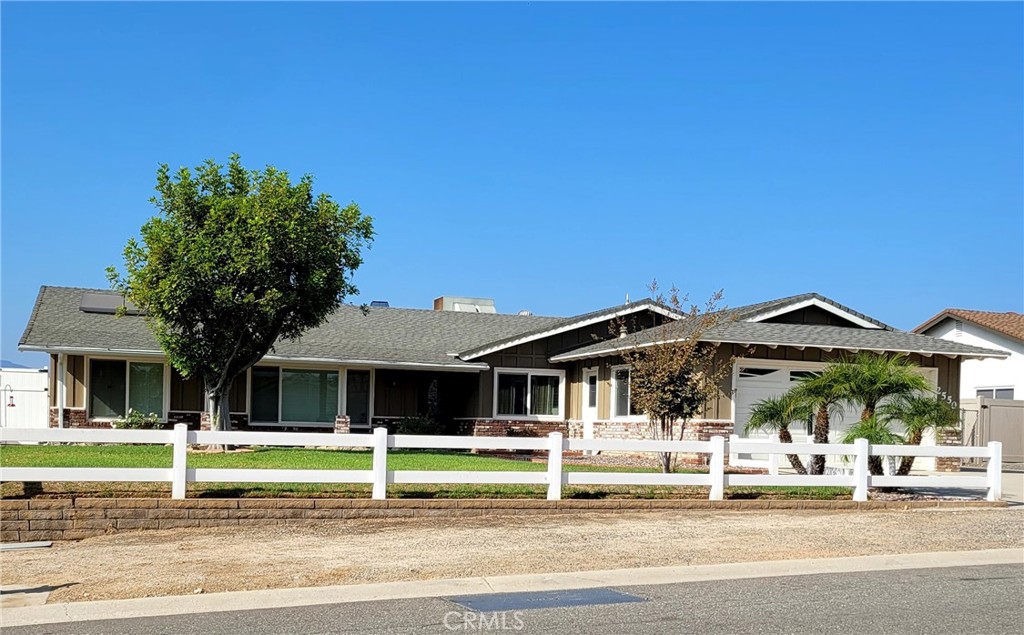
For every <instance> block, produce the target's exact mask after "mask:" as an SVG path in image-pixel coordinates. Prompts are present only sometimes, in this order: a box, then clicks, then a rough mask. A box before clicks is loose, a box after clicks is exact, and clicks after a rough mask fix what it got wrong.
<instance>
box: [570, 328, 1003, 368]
mask: <svg viewBox="0 0 1024 635" xmlns="http://www.w3.org/2000/svg"><path fill="white" fill-rule="evenodd" d="M674 326H675V325H673V324H666V325H663V326H659V327H656V328H652V329H647V330H645V331H639V332H637V333H633V334H632V335H629V336H627V337H625V338H618V339H612V340H606V341H603V342H597V343H595V344H588V345H586V346H582V347H580V348H577V349H573V350H571V351H567V352H565V353H561V354H559V355H555V356H554V357H552V358H551V361H553V362H559V361H570V360H573V359H582V358H586V357H600V356H604V355H613V354H615V353H616V352H619V351H622V350H625V349H627V348H630V347H633V346H644V345H650V344H653V343H655V342H659V341H663V340H666V339H669V338H678V337H681V336H685V334H684V333H683V332H680V331H676V330H672V329H673V327H674ZM702 339H703V340H704V341H707V342H719V343H732V344H763V345H772V346H774V345H778V346H804V347H813V348H832V349H841V350H853V349H856V350H866V351H892V352H901V353H920V354H924V355H934V354H940V355H960V356H964V357H1006V353H1004V352H1002V351H995V350H990V349H986V348H980V347H977V346H968V345H966V344H961V343H959V342H950V341H948V340H940V339H938V338H935V337H928V336H927V335H918V334H916V333H907V332H905V331H895V330H885V329H863V328H850V327H845V326H824V325H818V324H776V323H771V322H745V321H742V320H736V321H733V320H730V321H726V322H722V323H720V324H718V325H717V326H715V327H713V328H711V329H709V330H708V332H707V333H705V335H704V337H703V338H702Z"/></svg>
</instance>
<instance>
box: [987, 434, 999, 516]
mask: <svg viewBox="0 0 1024 635" xmlns="http://www.w3.org/2000/svg"><path fill="white" fill-rule="evenodd" d="M988 453H989V454H988V496H986V499H987V500H990V501H997V500H1000V499H1001V498H1002V497H1003V444H1002V443H1000V442H999V441H989V444H988Z"/></svg>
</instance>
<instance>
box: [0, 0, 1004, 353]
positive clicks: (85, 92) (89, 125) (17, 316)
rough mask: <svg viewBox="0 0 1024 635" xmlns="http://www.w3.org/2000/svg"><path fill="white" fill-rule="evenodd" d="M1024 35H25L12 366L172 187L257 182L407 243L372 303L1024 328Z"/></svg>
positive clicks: (909, 26) (782, 8) (157, 9)
mask: <svg viewBox="0 0 1024 635" xmlns="http://www.w3.org/2000/svg"><path fill="white" fill-rule="evenodd" d="M1022 25H1024V8H1022V5H1021V4H1020V3H1016V4H1011V3H1000V4H974V3H963V4H947V3H942V4H920V3H911V4H886V3H856V4H838V5H833V4H809V3H793V4H771V5H768V4H723V5H707V4H692V3H684V4H645V5H625V4H559V5H547V4H528V5H527V4H521V5H511V4H447V5H443V4H415V5H401V4H374V5H369V4H326V3H322V4H305V5H294V4H287V5H286V4H204V3H173V4H149V3H118V4H70V5H69V4H20V3H19V4H11V3H6V2H5V3H4V4H3V6H2V38H3V39H2V47H3V50H2V54H3V55H2V137H3V138H2V144H3V145H2V159H3V164H2V180H3V182H2V186H3V191H2V205H3V216H2V221H3V227H2V229H3V236H2V248H3V254H2V265H3V271H2V282H3V289H2V301H3V307H2V330H3V332H2V350H0V353H2V356H3V357H4V358H6V359H11V360H15V361H20V362H23V363H26V362H33V363H34V362H37V361H40V360H41V357H39V356H30V355H22V354H18V353H16V347H17V341H18V338H19V336H20V335H21V332H22V330H23V329H24V327H25V323H26V321H27V319H28V316H29V313H30V310H31V307H32V302H33V300H34V299H35V296H36V293H37V290H38V288H39V286H40V285H43V284H49V285H78V286H96V287H105V286H106V280H105V277H104V273H103V271H104V268H105V267H106V266H107V265H109V264H115V263H119V262H120V251H121V248H122V247H123V245H124V243H125V241H126V240H127V238H128V237H129V236H131V235H133V234H134V233H135V232H136V231H137V230H138V228H139V226H140V225H141V224H142V223H143V222H144V221H145V219H146V218H147V217H149V216H150V215H152V214H153V211H154V210H153V208H152V207H151V206H150V205H149V203H148V202H147V201H148V199H149V197H150V196H151V194H152V187H153V184H154V175H155V171H156V168H157V165H158V164H159V163H164V162H166V163H169V164H171V165H172V166H174V167H177V166H180V165H190V166H192V165H196V164H198V163H199V162H201V161H202V160H203V159H205V158H207V157H216V158H218V159H221V160H223V159H226V157H227V156H228V154H229V153H231V152H239V153H240V154H241V155H242V159H243V161H244V162H245V163H246V164H247V165H249V166H252V167H260V166H263V165H265V164H267V163H271V164H274V165H276V166H278V167H280V168H283V169H286V170H288V171H290V172H292V173H293V174H294V175H295V176H296V177H297V176H298V175H300V174H301V173H304V172H310V173H312V174H314V175H315V177H316V185H317V186H318V188H319V189H320V190H322V191H326V192H329V193H330V194H332V195H333V196H334V197H335V198H337V199H339V200H340V201H342V202H347V201H350V200H354V201H357V202H358V203H359V204H360V205H361V206H362V208H363V209H364V210H365V212H367V213H369V214H371V215H372V216H374V217H375V219H376V228H377V231H378V233H379V236H378V238H377V240H376V243H375V244H374V246H373V249H372V250H371V251H370V252H368V253H367V257H366V262H365V264H364V265H363V267H362V268H361V269H360V270H359V271H358V273H357V275H356V281H357V284H358V285H359V286H360V288H361V290H362V296H361V297H360V298H358V299H361V300H375V299H382V300H389V301H390V302H391V304H392V305H393V306H405V307H428V306H430V302H431V300H432V299H433V298H434V297H435V296H437V295H441V294H458V295H479V296H486V297H493V298H494V299H495V300H496V302H497V305H498V309H499V310H500V311H503V312H513V311H516V310H519V309H531V310H533V311H534V312H535V313H538V314H554V315H567V314H573V313H576V312H582V311H587V310H592V309H595V308H599V307H602V306H609V305H613V304H617V303H619V302H621V301H622V300H623V298H624V295H625V293H627V292H628V293H630V295H631V296H632V297H634V298H636V297H639V296H642V295H643V294H644V291H645V289H644V287H645V285H646V283H647V282H648V281H650V279H651V278H652V277H655V276H656V277H657V278H658V279H659V280H662V281H665V282H675V283H676V284H677V285H679V286H680V287H681V288H683V289H685V290H689V291H690V292H691V294H692V295H693V296H694V297H695V298H704V297H705V296H706V295H707V294H709V293H710V292H711V291H713V290H714V289H716V288H719V287H722V288H724V289H725V293H726V299H727V301H728V303H729V304H730V305H739V304H745V303H749V302H757V301H761V300H766V299H770V298H775V297H781V296H785V295H790V294H795V293H801V292H805V291H818V292H820V293H823V294H825V295H827V296H830V297H832V298H834V299H836V300H838V301H840V302H843V303H846V304H848V305H850V306H852V307H854V308H856V309H858V310H860V311H863V312H865V313H867V314H869V315H872V316H874V317H877V318H879V319H881V320H884V321H886V322H889V323H891V324H893V325H895V326H897V327H901V328H912V327H913V326H915V325H916V324H918V323H919V322H922V321H924V320H925V319H926V318H928V317H929V316H931V315H932V314H933V313H935V312H936V311H938V310H940V309H942V308H944V307H947V306H958V307H968V308H974V309H987V310H996V311H1008V310H1016V311H1021V310H1022V309H1024V297H1022V296H1024V130H1022V126H1024V97H1022V94H1024V89H1022V82H1024V80H1022V78H1024V69H1022V64H1024V44H1022V28H1024V27H1022Z"/></svg>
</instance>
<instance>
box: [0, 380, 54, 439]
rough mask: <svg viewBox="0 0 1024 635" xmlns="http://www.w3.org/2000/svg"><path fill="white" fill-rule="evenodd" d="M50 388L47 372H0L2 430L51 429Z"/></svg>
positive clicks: (0, 425) (0, 419)
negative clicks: (49, 427)
mask: <svg viewBox="0 0 1024 635" xmlns="http://www.w3.org/2000/svg"><path fill="white" fill-rule="evenodd" d="M48 384H49V375H48V373H47V369H45V368H0V397H2V398H3V403H2V404H0V427H4V428H46V427H48V426H49V391H48Z"/></svg>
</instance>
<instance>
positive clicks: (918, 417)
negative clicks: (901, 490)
mask: <svg viewBox="0 0 1024 635" xmlns="http://www.w3.org/2000/svg"><path fill="white" fill-rule="evenodd" d="M879 415H880V416H881V417H883V418H885V419H887V420H890V421H899V422H901V423H902V424H903V427H904V429H905V430H906V439H905V443H906V444H907V445H921V438H922V437H923V436H924V433H925V431H926V430H928V429H929V428H931V429H934V430H938V429H944V428H955V427H957V426H958V425H959V424H960V412H959V411H958V410H957V409H956V408H954V407H953V406H952V405H950V404H949V402H947V401H946V400H944V399H941V398H939V397H935V396H927V397H922V396H913V397H908V398H905V399H900V400H898V401H895V402H892V403H889V404H885V405H883V406H881V407H880V408H879ZM913 467H914V457H912V456H905V457H903V458H902V459H901V460H900V467H899V469H898V470H897V471H896V474H897V475H898V476H906V475H907V474H910V470H911V468H913Z"/></svg>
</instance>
